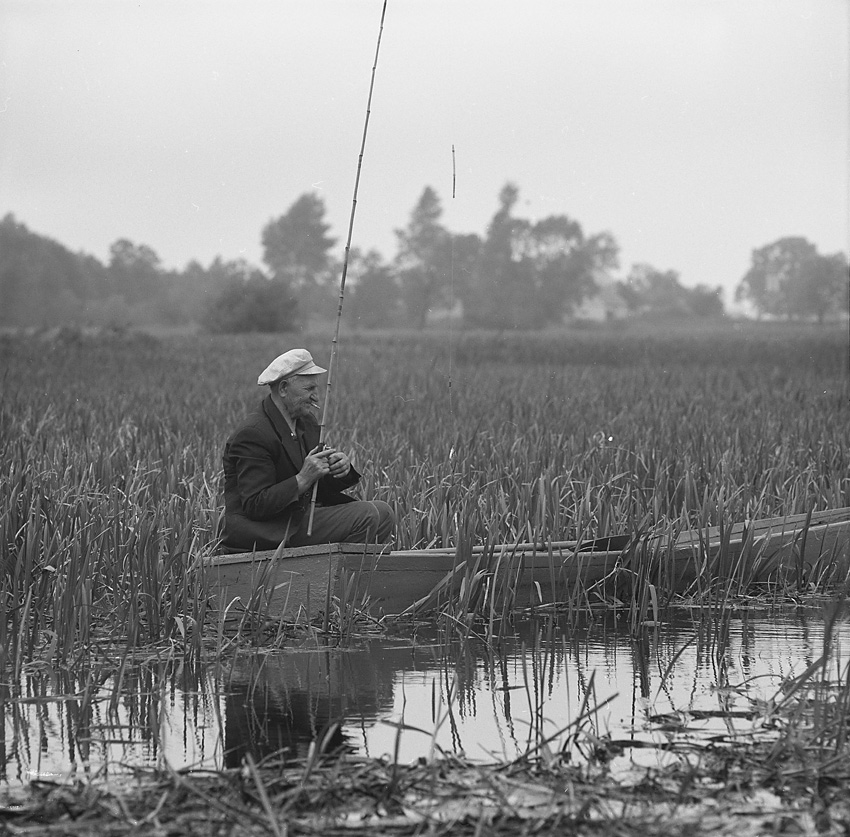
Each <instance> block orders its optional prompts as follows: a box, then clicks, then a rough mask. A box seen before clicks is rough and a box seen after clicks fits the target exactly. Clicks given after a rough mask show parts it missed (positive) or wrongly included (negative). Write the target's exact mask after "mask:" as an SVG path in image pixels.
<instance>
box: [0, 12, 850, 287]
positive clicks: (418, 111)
mask: <svg viewBox="0 0 850 837" xmlns="http://www.w3.org/2000/svg"><path fill="white" fill-rule="evenodd" d="M382 4H383V0H297V2H295V1H294V0H251V2H246V1H245V0H228V1H227V2H219V1H218V0H203V1H201V0H132V2H131V0H51V2H45V1H44V0H0V62H2V63H0V216H2V215H5V214H6V212H12V213H14V215H15V216H16V218H17V220H18V221H20V222H22V223H24V224H26V225H27V226H28V227H29V228H30V229H31V230H33V231H34V232H37V233H40V234H42V235H47V236H50V237H52V238H54V239H56V240H58V241H60V242H61V243H62V244H64V245H65V246H67V247H69V248H71V249H72V250H83V251H86V252H88V253H92V254H93V255H95V256H97V257H98V258H100V259H101V260H103V261H106V260H107V258H108V250H109V245H110V244H111V243H112V242H114V241H115V240H116V239H118V238H129V239H130V240H132V241H134V242H135V243H137V244H147V245H148V246H149V247H151V248H153V250H154V251H156V253H157V254H158V255H159V256H160V258H161V260H162V262H163V264H164V266H165V267H168V268H178V269H182V268H183V267H184V266H185V265H186V263H187V262H188V261H189V260H191V259H197V260H199V261H201V262H202V263H203V264H204V265H207V264H208V263H209V262H210V261H211V260H212V259H213V258H214V257H215V256H216V255H221V256H222V257H223V258H225V259H235V258H238V257H240V256H241V257H244V258H247V259H248V260H249V261H251V262H253V263H255V264H261V258H262V248H261V244H260V233H261V230H262V228H263V226H264V225H265V224H266V223H267V222H268V221H269V220H270V219H271V218H276V217H277V216H279V215H281V214H283V213H284V212H286V210H287V209H288V208H289V207H290V206H291V204H292V203H293V202H294V201H295V200H296V199H297V198H298V197H299V196H300V195H301V194H303V193H304V192H307V191H310V190H315V191H316V193H317V194H319V195H321V196H322V198H323V199H324V201H325V204H326V207H327V210H328V215H327V219H328V221H329V222H330V223H331V225H332V234H333V235H335V236H336V237H337V238H338V239H339V248H338V250H339V254H340V255H341V252H342V246H343V245H344V243H345V237H346V233H347V229H348V219H349V214H350V212H351V200H352V193H353V188H354V179H355V174H356V170H357V157H358V152H359V149H360V139H361V135H362V130H363V121H364V117H365V111H366V99H367V94H368V88H369V80H370V76H371V70H372V64H373V59H374V54H375V44H376V39H377V36H378V26H379V22H380V16H381V8H382ZM849 25H850V0H389V2H388V6H387V15H386V21H385V26H384V30H383V41H382V45H381V53H380V57H379V62H378V68H377V74H376V81H375V92H374V98H373V101H372V111H371V121H370V126H369V135H368V138H367V143H366V151H365V155H364V160H363V168H362V174H361V184H360V194H359V198H358V204H357V215H356V219H355V226H354V237H353V241H352V244H353V245H354V246H357V247H360V248H362V249H369V248H372V247H374V248H377V249H378V250H380V251H381V252H382V253H383V254H384V256H385V257H386V258H391V257H392V256H393V255H394V254H395V244H396V239H395V235H394V230H395V229H396V228H398V227H402V226H404V225H405V224H406V223H407V220H408V218H409V215H410V211H411V209H412V208H413V206H414V204H415V202H416V200H417V199H418V197H419V195H420V194H421V192H422V190H423V188H424V187H425V186H426V185H430V186H432V187H433V188H434V189H435V190H436V191H437V193H438V195H439V196H440V198H441V200H442V203H443V207H444V215H443V223H444V224H445V225H446V226H447V227H448V228H449V229H451V230H452V231H454V232H477V233H479V234H483V233H484V231H485V229H486V227H487V224H488V222H489V220H490V218H491V217H492V215H493V213H494V212H495V210H496V207H497V196H498V193H499V190H500V189H501V187H502V186H503V185H504V184H505V183H506V182H507V181H509V180H510V181H512V182H514V183H515V184H516V185H517V186H518V187H519V190H520V201H519V204H518V205H517V207H516V214H517V215H520V216H522V217H525V218H529V219H531V220H537V219H539V218H542V217H545V216H547V215H551V214H567V215H569V216H570V217H572V218H574V219H576V220H577V221H579V223H580V224H581V225H582V227H583V229H584V230H585V232H586V233H588V234H590V233H595V232H600V231H603V230H607V231H609V232H611V233H612V234H613V235H614V237H615V238H616V239H617V241H618V242H619V244H620V246H621V269H620V272H621V274H623V275H625V274H626V273H627V272H628V269H629V268H630V266H631V265H632V264H633V263H636V262H647V263H649V264H652V265H654V266H655V267H658V268H660V269H664V270H666V269H674V270H677V271H679V273H680V274H681V278H682V282H683V284H685V285H689V286H694V285H696V284H698V283H703V284H707V285H712V286H714V285H722V286H723V287H724V288H725V289H726V301H727V303H728V302H730V301H731V299H732V293H733V291H734V288H735V286H736V285H737V284H738V282H739V281H740V279H741V277H742V276H743V274H744V273H745V272H746V270H747V268H748V266H749V263H750V254H751V251H752V250H753V248H755V247H760V246H762V245H764V244H767V243H769V242H771V241H773V240H775V239H777V238H780V237H782V236H786V235H802V236H805V237H807V238H808V239H809V240H810V241H812V242H814V244H816V245H817V247H818V249H819V250H820V251H821V252H822V253H832V252H836V251H838V250H843V251H845V252H846V251H847V250H848V151H850V140H848V121H850V120H849V119H848V76H849V75H850V73H848V52H850V46H849V45H848V26H849ZM453 145H454V146H455V149H456V153H455V161H456V192H455V197H452V174H453V171H452V146H453Z"/></svg>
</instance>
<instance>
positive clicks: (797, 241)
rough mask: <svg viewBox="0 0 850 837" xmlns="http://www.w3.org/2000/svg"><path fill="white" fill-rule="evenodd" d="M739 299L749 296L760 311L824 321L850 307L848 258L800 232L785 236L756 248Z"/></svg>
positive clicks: (738, 295) (761, 313)
mask: <svg viewBox="0 0 850 837" xmlns="http://www.w3.org/2000/svg"><path fill="white" fill-rule="evenodd" d="M735 299H736V300H738V301H741V300H746V301H748V302H750V303H751V304H752V305H753V307H754V308H755V310H756V312H757V313H758V315H759V316H760V317H761V316H763V315H765V314H767V315H769V316H774V317H784V318H786V319H796V318H801V317H806V318H808V317H814V318H816V319H817V320H818V321H819V322H822V321H823V320H824V319H825V318H826V317H827V316H828V315H829V314H833V313H838V312H841V311H847V260H846V258H845V256H844V255H843V254H841V253H837V254H834V255H832V256H822V255H820V254H819V253H818V251H817V248H816V247H815V245H814V244H812V243H811V242H810V241H808V240H807V239H805V238H803V237H800V236H792V237H786V238H780V239H778V240H777V241H774V242H773V243H772V244H766V245H765V246H764V247H761V248H759V249H757V250H753V253H752V263H751V265H750V269H749V270H748V271H747V273H746V275H745V276H744V278H743V279H742V280H741V283H740V284H739V285H738V288H737V289H736V291H735Z"/></svg>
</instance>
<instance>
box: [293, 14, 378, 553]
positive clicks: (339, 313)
mask: <svg viewBox="0 0 850 837" xmlns="http://www.w3.org/2000/svg"><path fill="white" fill-rule="evenodd" d="M386 14H387V0H384V4H383V6H382V8H381V25H380V27H379V28H378V43H377V46H376V47H375V60H374V62H373V64H372V78H371V80H370V82H369V97H368V99H367V100H366V119H365V121H364V123H363V137H362V139H361V140H360V155H359V156H358V158H357V175H356V176H355V178H354V197H353V198H352V201H351V215H350V216H349V219H348V238H347V239H346V241H345V255H344V256H343V259H342V277H341V278H340V281H339V304H338V306H337V310H336V327H335V329H334V336H333V340H332V341H331V360H330V363H329V364H328V382H327V384H326V386H325V404H324V407H323V408H322V420H321V421H320V422H319V446H320V447H321V445H322V444H324V440H325V417H326V416H327V415H328V405H329V404H330V402H331V387H332V385H333V376H334V369H335V367H336V356H337V344H338V343H339V325H340V322H341V321H342V303H343V301H344V299H345V277H346V275H347V274H348V254H349V253H350V251H351V236H352V233H353V232H354V215H355V213H356V212H357V191H358V189H359V188H360V170H361V168H362V167H363V152H364V151H365V150H366V134H367V133H368V131H369V116H370V115H371V113H372V91H373V90H374V89H375V73H376V71H377V69H378V55H379V54H380V52H381V36H382V35H383V34H384V18H385V17H386ZM318 490H319V483H318V480H317V481H316V482H314V483H313V494H312V496H311V498H310V517H309V520H308V521H307V535H308V536H309V535H312V534H313V513H314V512H315V511H316V493H317V492H318Z"/></svg>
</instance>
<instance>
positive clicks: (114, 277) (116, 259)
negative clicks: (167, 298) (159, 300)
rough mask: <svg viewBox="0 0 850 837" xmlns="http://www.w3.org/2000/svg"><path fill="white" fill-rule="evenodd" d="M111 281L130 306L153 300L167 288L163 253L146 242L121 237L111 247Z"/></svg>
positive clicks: (109, 273) (109, 272)
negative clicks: (138, 242)
mask: <svg viewBox="0 0 850 837" xmlns="http://www.w3.org/2000/svg"><path fill="white" fill-rule="evenodd" d="M107 270H108V275H109V281H110V283H111V285H112V287H113V288H114V290H115V292H116V293H118V294H120V295H121V296H123V297H124V299H125V300H126V301H127V302H128V303H129V304H130V305H138V304H139V303H146V302H151V301H153V300H154V298H155V297H156V296H157V295H158V294H159V293H161V292H162V291H164V289H165V282H164V276H163V270H162V265H161V263H160V260H159V256H158V255H157V254H156V253H155V252H154V251H153V250H152V249H151V248H150V247H148V246H147V245H146V244H133V242H132V241H130V240H129V239H126V238H119V239H118V240H117V241H116V242H115V243H114V244H113V245H112V246H111V247H110V248H109V266H108V268H107Z"/></svg>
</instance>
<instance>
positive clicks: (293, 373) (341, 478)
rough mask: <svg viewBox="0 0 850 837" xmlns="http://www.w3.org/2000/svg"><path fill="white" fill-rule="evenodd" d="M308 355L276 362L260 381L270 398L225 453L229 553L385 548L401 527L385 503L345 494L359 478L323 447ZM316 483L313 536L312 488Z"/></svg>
mask: <svg viewBox="0 0 850 837" xmlns="http://www.w3.org/2000/svg"><path fill="white" fill-rule="evenodd" d="M326 371H327V370H325V369H323V368H322V367H321V366H317V365H316V364H315V363H314V362H313V358H312V357H311V355H310V353H309V352H308V351H306V349H292V350H291V351H288V352H285V353H284V354H282V355H280V356H279V357H276V358H275V359H274V360H273V361H272V362H271V363H270V364H269V365H268V367H267V368H266V369H265V370H264V371H263V373H262V374H261V375H260V377H259V378H258V379H257V384H258V385H260V386H264V385H267V386H268V387H269V390H270V391H269V394H268V396H266V398H265V399H264V400H263V402H262V403H261V404H260V406H259V409H257V410H256V412H254V413H252V414H251V415H250V416H249V417H248V418H247V419H245V420H244V421H243V422H242V423H241V424H240V425H239V426H238V427H237V428H236V430H235V431H234V432H233V434H232V435H231V436H230V438H229V439H228V440H227V444H226V445H225V448H224V458H223V459H224V503H225V510H224V538H223V541H222V544H223V546H224V547H225V548H227V549H229V550H230V551H239V552H241V551H250V550H252V549H258V550H261V549H275V548H276V547H278V546H279V545H280V544H281V543H283V544H285V545H286V546H305V545H307V544H321V543H337V542H349V543H386V541H387V540H389V538H390V535H391V534H392V531H393V526H394V525H395V521H394V519H393V513H392V509H391V508H390V507H389V505H388V504H387V503H384V502H381V501H374V502H371V501H367V500H355V499H354V498H353V497H349V496H348V495H346V494H343V493H342V492H343V491H344V490H345V489H347V488H351V486H353V485H355V484H356V483H357V482H358V481H359V479H360V474H358V473H357V471H356V470H355V469H354V467H353V466H352V464H351V461H350V460H349V458H348V456H346V454H344V453H343V452H342V451H338V450H335V449H334V448H330V447H325V446H323V445H320V444H319V432H320V431H319V424H318V422H317V420H316V417H315V413H316V411H317V410H318V409H319V377H318V376H319V375H321V374H322V373H323V372H326ZM316 483H318V492H317V496H316V508H315V510H314V515H313V526H312V531H311V534H309V535H308V534H307V529H308V522H309V517H310V500H311V498H312V496H313V485H314V484H316Z"/></svg>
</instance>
